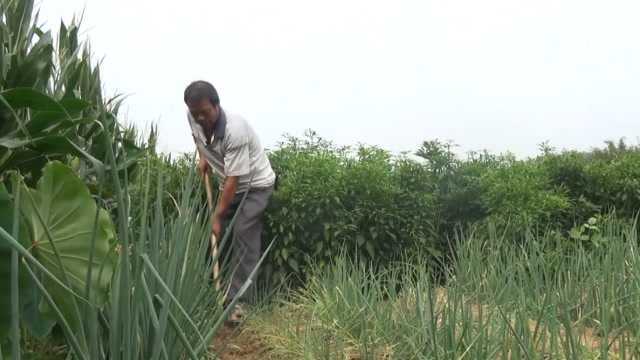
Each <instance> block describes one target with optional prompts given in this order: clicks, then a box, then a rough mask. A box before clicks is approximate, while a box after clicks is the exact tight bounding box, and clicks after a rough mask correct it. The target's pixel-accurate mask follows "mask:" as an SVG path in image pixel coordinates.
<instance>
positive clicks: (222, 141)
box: [184, 81, 276, 320]
mask: <svg viewBox="0 0 640 360" xmlns="http://www.w3.org/2000/svg"><path fill="white" fill-rule="evenodd" d="M184 102H185V104H186V105H187V107H188V108H189V111H188V113H187V118H188V120H189V125H190V126H191V133H192V135H193V139H194V141H195V144H196V147H197V149H198V153H199V163H198V170H199V172H200V174H201V175H204V174H205V173H206V172H207V171H208V170H209V168H212V169H213V172H214V175H216V177H217V178H218V179H219V180H220V184H221V186H220V192H221V195H220V196H219V200H218V203H217V205H216V207H215V210H214V213H213V219H212V223H213V229H212V230H213V233H214V235H215V236H216V238H217V239H221V238H222V235H223V229H224V228H225V226H226V225H227V224H228V223H229V221H230V220H231V218H232V217H233V215H234V213H235V212H236V211H237V212H238V215H237V217H236V222H235V224H234V225H233V237H232V246H231V248H232V253H233V257H232V258H233V259H232V263H231V269H232V270H233V275H232V278H231V284H230V289H229V294H228V297H227V302H228V301H230V300H231V299H233V298H235V296H236V295H237V294H238V291H239V290H240V288H241V287H242V285H243V284H244V283H245V282H246V281H247V280H248V279H249V275H250V274H251V272H252V271H253V270H254V268H255V267H256V265H257V263H258V260H259V259H260V253H261V241H260V236H261V233H262V216H263V214H264V210H265V208H266V206H267V203H268V201H269V198H270V197H271V194H272V192H273V187H274V184H275V178H276V176H275V173H274V172H273V170H272V168H271V164H270V163H269V159H268V158H267V156H266V154H265V151H264V149H263V148H262V145H261V144H260V140H259V139H258V136H257V135H256V133H255V132H254V131H253V128H251V126H250V125H249V124H248V123H247V121H246V120H245V119H244V118H242V117H240V116H238V115H234V114H230V113H227V112H225V111H224V109H222V107H221V106H220V98H219V97H218V92H217V91H216V89H215V88H214V87H213V85H211V84H210V83H208V82H206V81H196V82H193V83H191V84H190V85H189V86H188V87H187V88H186V89H185V92H184ZM246 192H248V193H247V194H246V199H245V201H244V203H243V205H242V207H241V208H238V206H239V204H240V202H241V200H242V198H243V196H244V194H245V193H246ZM245 298H246V296H245ZM241 300H244V299H241ZM239 316H241V309H240V308H236V311H234V314H233V315H232V317H231V318H232V320H239V319H238V317H239Z"/></svg>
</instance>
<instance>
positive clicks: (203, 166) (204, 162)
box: [198, 156, 209, 177]
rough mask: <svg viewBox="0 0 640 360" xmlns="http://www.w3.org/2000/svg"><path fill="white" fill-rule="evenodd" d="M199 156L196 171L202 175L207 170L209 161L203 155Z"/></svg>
mask: <svg viewBox="0 0 640 360" xmlns="http://www.w3.org/2000/svg"><path fill="white" fill-rule="evenodd" d="M199 158H200V160H199V161H198V173H199V174H200V176H202V177H204V174H206V173H207V171H209V163H208V162H207V160H205V158H204V157H203V156H200V157H199Z"/></svg>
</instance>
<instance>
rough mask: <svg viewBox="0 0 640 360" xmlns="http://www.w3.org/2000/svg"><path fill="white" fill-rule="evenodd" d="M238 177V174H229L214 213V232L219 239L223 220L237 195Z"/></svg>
mask: <svg viewBox="0 0 640 360" xmlns="http://www.w3.org/2000/svg"><path fill="white" fill-rule="evenodd" d="M238 179H239V178H238V176H229V177H227V178H226V180H225V182H224V186H223V187H222V195H221V196H220V201H218V205H217V206H216V210H215V211H214V213H213V233H214V235H215V236H216V238H218V239H219V238H220V235H221V234H220V232H221V231H222V221H223V220H224V217H225V215H226V214H227V212H228V211H229V207H230V206H231V202H232V201H233V198H234V197H235V195H236V190H238Z"/></svg>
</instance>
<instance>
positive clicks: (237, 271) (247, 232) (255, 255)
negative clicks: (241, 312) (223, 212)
mask: <svg viewBox="0 0 640 360" xmlns="http://www.w3.org/2000/svg"><path fill="white" fill-rule="evenodd" d="M272 194H273V187H269V188H261V189H251V190H250V191H249V193H248V194H247V198H246V199H245V201H244V203H243V204H242V206H240V202H241V201H242V198H243V196H244V193H240V194H237V195H236V196H235V198H234V199H233V201H232V203H231V206H230V209H229V211H227V216H226V218H225V220H224V222H223V224H222V225H223V234H224V232H225V231H226V229H227V228H228V227H229V223H230V222H231V219H232V218H233V215H234V214H235V213H236V212H237V213H238V215H237V217H236V221H235V223H234V224H233V236H232V237H231V239H232V241H231V246H230V250H231V258H230V260H231V261H230V263H228V265H229V267H228V269H229V271H231V272H232V275H231V284H230V288H229V294H228V296H227V299H228V300H231V299H233V298H234V297H235V296H236V295H237V294H238V292H239V291H240V289H241V288H242V286H243V285H244V283H245V282H246V281H247V280H248V279H249V275H251V272H252V271H253V269H255V267H256V265H257V264H258V261H259V260H260V256H261V252H262V241H261V239H260V238H261V235H262V227H263V215H264V210H265V209H266V208H267V204H268V203H269V199H270V198H271V195H272ZM227 255H228V252H227ZM225 257H226V258H227V259H229V257H228V256H225ZM252 280H253V282H254V283H253V284H252V285H251V286H250V288H249V289H247V292H246V293H245V294H243V296H242V298H241V300H242V301H247V300H248V299H249V298H251V296H253V294H255V278H254V279H252Z"/></svg>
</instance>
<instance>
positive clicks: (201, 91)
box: [184, 80, 220, 105]
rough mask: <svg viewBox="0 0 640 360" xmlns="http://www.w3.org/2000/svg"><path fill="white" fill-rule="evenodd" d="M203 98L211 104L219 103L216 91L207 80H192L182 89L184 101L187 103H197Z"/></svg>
mask: <svg viewBox="0 0 640 360" xmlns="http://www.w3.org/2000/svg"><path fill="white" fill-rule="evenodd" d="M203 99H207V100H209V101H211V104H213V105H219V104H220V97H219V96H218V91H217V90H216V88H215V87H213V85H211V83H209V82H207V81H203V80H198V81H194V82H192V83H191V84H189V86H187V88H186V89H185V90H184V102H185V104H187V105H189V104H194V103H197V102H199V101H202V100H203Z"/></svg>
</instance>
